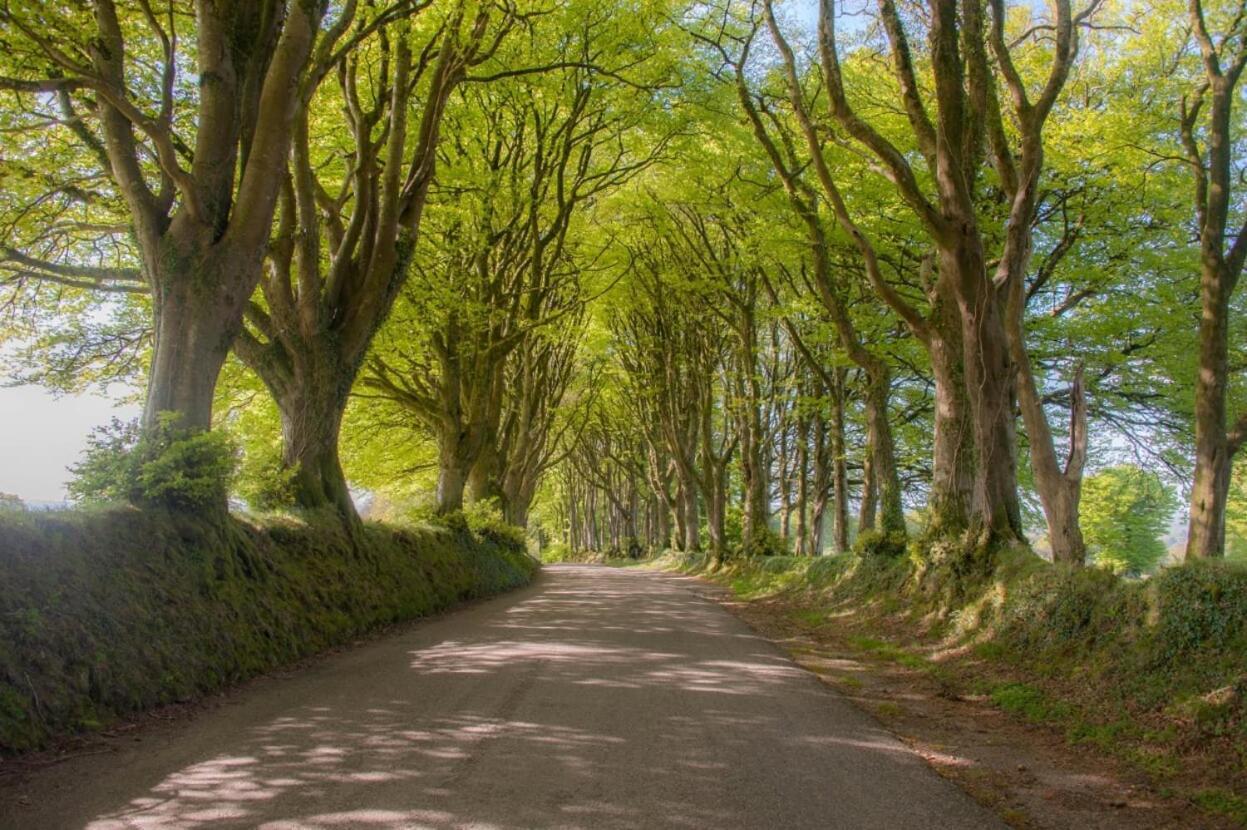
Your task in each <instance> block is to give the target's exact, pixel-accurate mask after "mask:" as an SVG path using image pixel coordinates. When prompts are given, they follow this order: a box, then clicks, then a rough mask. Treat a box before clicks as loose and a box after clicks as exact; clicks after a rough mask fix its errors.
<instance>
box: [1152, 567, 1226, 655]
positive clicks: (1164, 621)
mask: <svg viewBox="0 0 1247 830" xmlns="http://www.w3.org/2000/svg"><path fill="white" fill-rule="evenodd" d="M1149 588H1150V590H1151V591H1152V593H1153V596H1154V602H1155V604H1156V616H1157V622H1156V635H1155V648H1156V657H1157V659H1160V660H1166V661H1173V660H1179V659H1189V658H1191V657H1193V656H1195V655H1199V656H1202V657H1211V656H1213V654H1214V653H1216V652H1234V651H1236V650H1237V651H1239V653H1240V654H1241V653H1245V652H1244V651H1242V649H1243V648H1244V647H1245V646H1247V568H1244V567H1243V566H1242V565H1241V564H1238V563H1226V562H1207V561H1204V562H1192V563H1189V564H1186V565H1184V566H1182V567H1180V568H1169V569H1167V570H1165V571H1164V572H1163V573H1161V574H1160V575H1159V576H1157V577H1156V578H1155V579H1154V580H1153V584H1152V585H1150V586H1149Z"/></svg>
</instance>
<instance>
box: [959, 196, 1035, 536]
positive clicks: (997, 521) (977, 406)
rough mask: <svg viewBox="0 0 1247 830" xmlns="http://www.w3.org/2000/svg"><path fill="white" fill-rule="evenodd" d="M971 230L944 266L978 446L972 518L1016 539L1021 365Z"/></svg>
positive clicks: (995, 532) (1019, 510)
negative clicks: (950, 280) (950, 281)
mask: <svg viewBox="0 0 1247 830" xmlns="http://www.w3.org/2000/svg"><path fill="white" fill-rule="evenodd" d="M969 221H970V224H971V226H973V220H969ZM972 231H973V232H972V233H971V232H970V231H968V232H967V234H966V236H969V237H972V239H969V240H967V239H963V240H961V241H962V244H961V245H959V246H956V247H951V248H947V249H941V250H940V269H941V270H942V271H943V270H944V269H947V273H949V274H955V275H956V277H955V278H954V279H955V281H956V284H957V286H958V288H957V304H958V308H959V310H960V312H961V338H962V365H963V366H964V368H965V387H966V399H967V401H968V402H969V406H970V418H971V425H972V427H973V434H974V446H975V448H976V450H977V457H976V458H975V475H974V490H973V493H972V496H973V502H972V508H971V509H972V514H971V521H972V523H973V524H975V525H976V526H977V529H978V530H980V531H984V532H987V533H988V534H990V535H991V536H992V537H994V538H1001V539H1006V540H1017V539H1023V538H1025V537H1024V536H1023V533H1022V508H1021V503H1020V502H1019V501H1018V486H1017V443H1016V440H1015V437H1014V425H1013V418H1014V415H1013V397H1014V375H1015V372H1016V367H1015V366H1014V364H1013V361H1012V360H1011V358H1010V353H1009V340H1008V336H1007V334H1006V332H1005V320H1004V316H1005V311H1004V309H1003V308H1002V307H1001V300H1000V297H999V294H998V292H997V291H996V288H995V286H994V285H993V284H992V282H991V281H990V280H989V279H987V278H986V265H985V263H984V261H983V255H982V250H981V248H980V247H979V246H978V244H977V239H978V232H977V230H973V228H972Z"/></svg>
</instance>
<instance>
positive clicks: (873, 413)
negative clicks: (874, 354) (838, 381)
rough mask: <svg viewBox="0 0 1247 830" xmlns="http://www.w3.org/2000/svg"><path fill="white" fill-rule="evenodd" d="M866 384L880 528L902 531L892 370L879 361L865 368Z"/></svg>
mask: <svg viewBox="0 0 1247 830" xmlns="http://www.w3.org/2000/svg"><path fill="white" fill-rule="evenodd" d="M866 385H867V386H866V421H867V423H868V432H869V435H870V441H869V444H870V447H869V449H870V455H871V464H870V471H871V473H872V474H873V476H872V481H873V484H874V488H875V490H876V491H877V495H878V500H879V511H880V516H879V529H880V530H881V531H883V532H884V533H902V534H903V533H904V532H905V509H904V506H903V505H902V503H901V478H900V470H899V469H898V467H897V464H896V445H895V443H894V441H893V439H892V422H891V420H890V416H889V413H888V401H889V400H890V398H891V396H892V379H891V373H890V372H889V371H888V370H887V367H886V366H884V365H883V364H882V363H879V364H878V365H876V366H873V367H872V368H871V370H870V371H868V373H867V376H866ZM872 524H873V522H872Z"/></svg>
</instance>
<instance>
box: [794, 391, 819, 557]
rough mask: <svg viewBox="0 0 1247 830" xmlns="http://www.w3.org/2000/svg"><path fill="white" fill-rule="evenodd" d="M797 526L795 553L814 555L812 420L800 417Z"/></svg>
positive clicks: (798, 433)
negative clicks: (810, 542)
mask: <svg viewBox="0 0 1247 830" xmlns="http://www.w3.org/2000/svg"><path fill="white" fill-rule="evenodd" d="M796 476H797V505H796V513H797V526H796V529H795V530H794V531H793V535H794V536H795V538H796V540H797V541H796V546H795V548H794V552H795V553H796V555H797V556H806V555H810V556H813V555H814V551H813V550H812V549H809V548H808V538H807V537H808V535H809V534H808V530H807V527H808V526H807V523H806V522H807V519H808V516H809V506H810V418H809V416H808V415H800V416H799V417H798V420H797V463H796Z"/></svg>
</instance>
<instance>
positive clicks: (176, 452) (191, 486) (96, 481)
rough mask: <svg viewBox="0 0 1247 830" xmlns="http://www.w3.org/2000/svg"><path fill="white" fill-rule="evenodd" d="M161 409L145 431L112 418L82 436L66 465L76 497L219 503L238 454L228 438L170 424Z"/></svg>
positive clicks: (184, 505) (174, 504)
mask: <svg viewBox="0 0 1247 830" xmlns="http://www.w3.org/2000/svg"><path fill="white" fill-rule="evenodd" d="M173 417H174V416H173V414H172V413H165V414H164V415H162V417H161V418H160V420H159V423H158V424H157V425H156V426H155V427H154V428H151V429H142V428H140V426H139V424H138V422H137V421H131V422H129V423H123V422H122V421H120V420H118V419H116V418H114V419H113V420H112V422H111V423H110V424H109V425H108V426H105V427H101V428H100V429H97V430H96V431H95V432H94V433H92V435H91V436H90V437H89V438H88V439H87V448H86V450H85V451H84V452H83V459H82V461H80V462H79V463H78V464H76V465H74V466H73V467H71V468H70V470H71V472H72V473H73V474H74V477H73V479H72V480H71V481H70V483H69V486H68V489H69V494H70V496H71V497H72V498H73V499H75V500H76V501H81V502H86V503H109V502H129V503H130V504H133V505H136V506H158V507H170V508H175V509H184V510H194V509H204V508H216V507H223V506H224V505H225V500H226V497H227V494H228V492H229V485H230V482H231V480H232V479H233V477H234V472H235V470H236V468H237V464H238V458H237V453H236V451H235V449H234V445H233V443H232V442H231V441H230V439H229V438H228V436H226V435H224V434H223V433H220V432H214V431H196V430H188V429H183V428H180V427H177V426H175V424H174V422H173V420H172V418H173Z"/></svg>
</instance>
